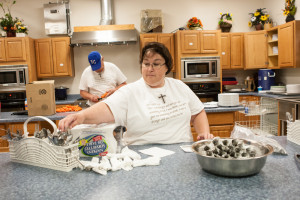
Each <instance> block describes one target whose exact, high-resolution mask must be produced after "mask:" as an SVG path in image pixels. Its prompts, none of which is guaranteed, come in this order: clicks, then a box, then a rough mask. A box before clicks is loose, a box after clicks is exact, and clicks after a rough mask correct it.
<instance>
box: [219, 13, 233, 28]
mask: <svg viewBox="0 0 300 200" xmlns="http://www.w3.org/2000/svg"><path fill="white" fill-rule="evenodd" d="M220 15H221V17H220V20H219V25H220V26H222V25H228V24H231V25H232V14H230V13H225V14H223V13H220Z"/></svg>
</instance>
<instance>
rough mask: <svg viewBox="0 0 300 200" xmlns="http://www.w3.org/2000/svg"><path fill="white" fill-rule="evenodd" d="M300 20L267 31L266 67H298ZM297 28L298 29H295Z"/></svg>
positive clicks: (299, 65) (299, 61)
mask: <svg viewBox="0 0 300 200" xmlns="http://www.w3.org/2000/svg"><path fill="white" fill-rule="evenodd" d="M299 28H300V22H299V21H297V20H295V21H292V22H288V23H285V24H282V25H279V26H276V27H273V28H271V29H269V30H268V31H267V38H268V42H267V44H268V68H271V69H282V68H296V67H300V57H299V56H297V55H299V54H300V45H299V43H300V29H299ZM297 30H298V31H297Z"/></svg>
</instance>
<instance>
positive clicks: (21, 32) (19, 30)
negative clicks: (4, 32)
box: [15, 20, 28, 37]
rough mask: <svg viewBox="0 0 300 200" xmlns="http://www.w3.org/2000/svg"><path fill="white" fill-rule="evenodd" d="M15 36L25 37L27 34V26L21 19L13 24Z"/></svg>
mask: <svg viewBox="0 0 300 200" xmlns="http://www.w3.org/2000/svg"><path fill="white" fill-rule="evenodd" d="M15 29H16V36H17V37H25V36H26V34H28V28H27V26H25V25H24V23H23V20H19V21H17V23H16V24H15Z"/></svg>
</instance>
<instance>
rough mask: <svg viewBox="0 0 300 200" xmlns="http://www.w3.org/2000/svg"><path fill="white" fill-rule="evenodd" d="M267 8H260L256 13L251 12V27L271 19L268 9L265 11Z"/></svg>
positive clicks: (249, 24)
mask: <svg viewBox="0 0 300 200" xmlns="http://www.w3.org/2000/svg"><path fill="white" fill-rule="evenodd" d="M265 9H266V8H259V9H257V10H256V12H255V13H249V15H251V18H250V21H249V22H248V26H249V27H252V26H255V25H259V24H262V25H264V24H265V23H266V22H268V21H270V19H269V17H270V15H268V14H267V13H266V11H264V10H265Z"/></svg>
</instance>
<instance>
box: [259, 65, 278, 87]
mask: <svg viewBox="0 0 300 200" xmlns="http://www.w3.org/2000/svg"><path fill="white" fill-rule="evenodd" d="M272 85H275V72H274V71H273V70H271V69H260V70H258V87H259V86H261V87H262V90H270V87H271V86H272Z"/></svg>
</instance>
